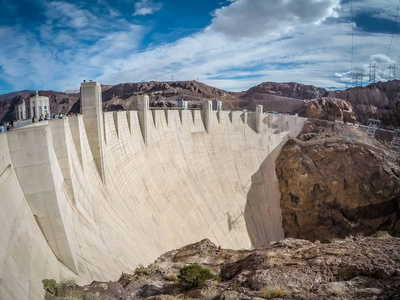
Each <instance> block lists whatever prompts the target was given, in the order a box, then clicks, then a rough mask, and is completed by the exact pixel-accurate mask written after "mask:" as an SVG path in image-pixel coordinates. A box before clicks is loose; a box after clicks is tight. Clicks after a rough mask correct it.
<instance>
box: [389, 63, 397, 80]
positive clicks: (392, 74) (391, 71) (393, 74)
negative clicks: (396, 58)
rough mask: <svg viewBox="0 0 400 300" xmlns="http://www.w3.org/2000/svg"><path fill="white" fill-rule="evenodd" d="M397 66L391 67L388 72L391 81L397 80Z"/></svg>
mask: <svg viewBox="0 0 400 300" xmlns="http://www.w3.org/2000/svg"><path fill="white" fill-rule="evenodd" d="M396 69H398V68H397V67H396V65H389V67H388V70H389V80H394V79H396Z"/></svg>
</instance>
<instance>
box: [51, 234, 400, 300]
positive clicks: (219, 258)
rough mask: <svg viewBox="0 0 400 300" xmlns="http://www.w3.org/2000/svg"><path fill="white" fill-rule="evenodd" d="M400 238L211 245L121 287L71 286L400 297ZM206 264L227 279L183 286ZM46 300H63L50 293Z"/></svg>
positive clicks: (122, 293)
mask: <svg viewBox="0 0 400 300" xmlns="http://www.w3.org/2000/svg"><path fill="white" fill-rule="evenodd" d="M399 247H400V239H399V238H393V237H390V236H389V235H388V234H387V233H386V234H385V233H380V234H378V235H376V236H371V237H360V236H359V237H357V238H354V237H349V238H347V239H346V240H336V241H334V242H332V243H329V244H321V243H312V242H310V241H306V240H298V239H291V238H289V239H285V240H282V241H280V242H276V243H272V244H270V245H269V246H266V247H264V248H262V249H257V250H246V251H243V250H242V251H238V250H228V249H221V248H219V247H217V246H216V245H214V244H213V243H211V242H210V241H209V240H203V241H201V242H198V243H195V244H192V245H188V246H186V247H183V248H181V249H177V250H173V251H170V252H167V253H165V254H163V255H161V256H160V257H159V258H158V259H157V260H156V261H155V262H154V263H153V264H151V265H150V266H148V267H147V268H144V267H139V268H137V269H136V271H135V274H122V276H121V277H120V279H119V280H118V282H93V283H91V284H89V285H87V286H83V287H80V286H76V285H74V284H72V283H66V284H64V289H63V291H62V294H63V295H66V296H68V295H75V296H78V295H80V296H81V297H82V298H83V297H85V298H84V299H120V300H130V299H154V300H156V299H158V300H163V299H165V300H167V299H170V300H173V299H226V300H236V299H249V300H250V299H270V298H274V299H278V298H279V299H282V298H284V299H398V297H400V252H399V251H398V250H399ZM190 264H198V265H200V266H202V267H203V268H208V269H209V270H211V272H213V273H214V274H217V275H220V276H221V278H222V281H221V282H218V281H208V282H206V284H205V285H204V286H201V287H197V288H191V289H189V290H188V289H183V288H182V284H181V283H180V282H179V280H178V274H179V272H180V269H181V268H182V267H183V266H185V265H190ZM46 299H48V300H50V299H55V297H53V296H51V295H50V294H47V296H46Z"/></svg>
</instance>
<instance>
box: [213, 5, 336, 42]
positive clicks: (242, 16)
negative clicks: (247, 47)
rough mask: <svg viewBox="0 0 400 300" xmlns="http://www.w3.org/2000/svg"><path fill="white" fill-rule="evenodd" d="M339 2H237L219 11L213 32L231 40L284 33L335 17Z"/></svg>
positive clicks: (214, 21)
mask: <svg viewBox="0 0 400 300" xmlns="http://www.w3.org/2000/svg"><path fill="white" fill-rule="evenodd" d="M339 3H340V0H285V1H271V0H269V1H268V0H237V1H235V2H233V3H232V4H230V5H229V6H225V7H222V8H220V9H217V10H216V11H215V13H214V19H213V21H212V24H211V26H210V30H212V31H215V32H219V33H222V34H223V35H225V36H227V37H229V38H248V37H257V36H260V35H265V34H279V35H280V34H285V33H288V32H289V31H290V30H292V29H294V28H295V27H298V26H302V25H308V24H319V23H321V22H322V21H324V20H325V19H326V18H328V17H336V16H337V14H336V13H335V9H338V8H339Z"/></svg>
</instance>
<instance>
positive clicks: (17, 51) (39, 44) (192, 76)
mask: <svg viewBox="0 0 400 300" xmlns="http://www.w3.org/2000/svg"><path fill="white" fill-rule="evenodd" d="M399 5H400V0H379V1H378V0H342V1H341V0H228V1H226V0H217V1H215V0H201V1H198V0H136V1H134V0H84V1H83V0H82V1H81V0H75V1H62V0H60V1H48V0H0V94H5V93H9V92H13V91H19V90H24V89H29V90H55V91H65V90H75V89H78V88H79V86H80V83H81V82H82V81H83V80H94V81H98V82H100V83H101V84H118V83H124V82H145V81H152V80H154V81H183V80H197V81H200V82H203V83H205V84H208V85H211V86H214V87H217V88H220V89H224V90H228V91H243V90H247V89H248V88H250V87H252V86H255V85H258V84H260V83H262V82H266V81H274V82H299V83H303V84H312V85H315V86H318V87H324V88H331V87H335V89H344V88H346V87H350V86H354V85H355V84H361V83H362V84H363V85H366V84H367V83H368V81H369V72H370V70H374V71H375V74H376V75H375V79H376V81H379V80H382V81H386V80H388V79H389V69H388V67H389V66H393V65H398V66H399V67H400V36H399V35H400V24H398V23H400V16H399ZM369 66H375V67H373V68H369ZM394 70H396V78H400V70H397V69H394ZM356 74H359V75H358V77H357V75H356ZM360 74H363V75H360ZM356 77H357V80H356V79H355V78H356Z"/></svg>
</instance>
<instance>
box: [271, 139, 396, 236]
mask: <svg viewBox="0 0 400 300" xmlns="http://www.w3.org/2000/svg"><path fill="white" fill-rule="evenodd" d="M276 170H277V175H278V178H279V188H280V191H281V209H282V218H283V229H284V232H285V236H286V237H296V238H304V239H308V240H312V241H315V240H326V239H330V238H332V237H341V238H344V237H346V236H348V235H350V234H358V233H361V234H372V233H374V232H376V231H378V230H387V231H388V232H390V233H391V234H392V235H396V236H400V213H399V211H400V210H399V208H400V168H399V166H398V165H397V164H394V163H391V162H389V161H387V160H386V159H385V157H384V156H382V155H381V154H379V153H377V152H375V151H373V150H370V149H367V148H364V147H363V146H362V145H351V144H349V145H345V144H339V143H333V144H326V145H325V146H323V147H322V148H320V147H318V146H301V145H298V144H295V143H293V142H291V143H288V144H287V145H285V146H284V148H283V149H282V151H281V153H280V155H279V157H278V159H277V165H276Z"/></svg>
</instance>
